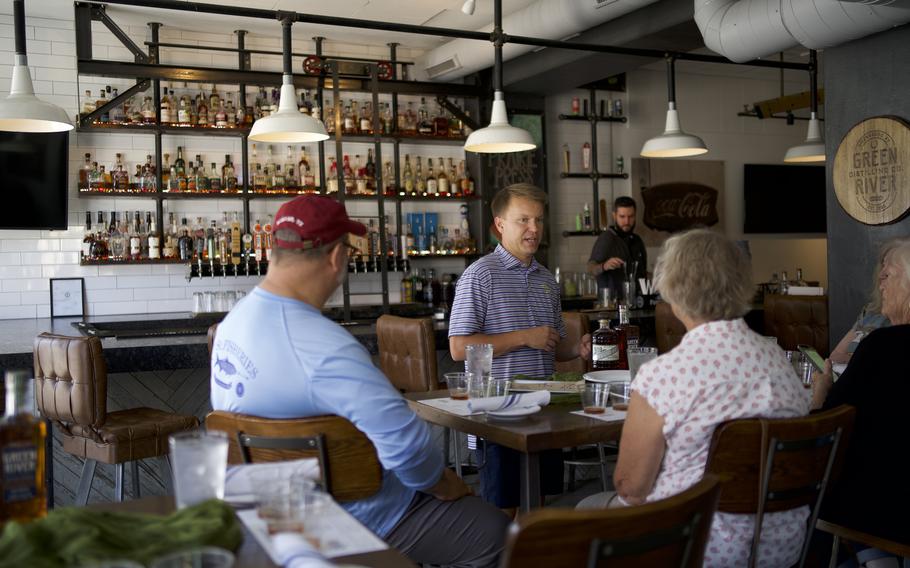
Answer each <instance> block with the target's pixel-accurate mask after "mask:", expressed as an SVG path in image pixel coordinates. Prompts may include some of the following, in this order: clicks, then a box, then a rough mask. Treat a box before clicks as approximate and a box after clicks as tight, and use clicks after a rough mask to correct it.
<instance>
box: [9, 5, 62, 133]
mask: <svg viewBox="0 0 910 568" xmlns="http://www.w3.org/2000/svg"><path fill="white" fill-rule="evenodd" d="M13 24H14V27H15V36H16V61H15V64H14V65H13V76H12V80H11V81H10V90H9V96H8V97H6V98H5V99H3V100H0V131H6V132H66V131H68V130H72V129H73V123H72V121H71V120H70V117H69V116H68V115H67V113H66V111H65V110H63V109H62V108H60V107H58V106H57V105H53V104H51V103H46V102H44V101H42V100H41V99H39V98H38V97H36V96H35V89H34V87H33V86H32V75H31V73H30V72H29V70H28V58H27V56H26V51H25V0H13Z"/></svg>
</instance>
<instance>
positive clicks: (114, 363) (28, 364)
mask: <svg viewBox="0 0 910 568" xmlns="http://www.w3.org/2000/svg"><path fill="white" fill-rule="evenodd" d="M189 317H192V316H191V314H188V313H169V314H134V315H122V316H95V317H86V318H85V321H89V322H91V321H97V322H123V321H135V320H147V319H150V318H154V319H155V320H168V319H174V320H185V319H187V318H189ZM78 321H83V319H82V318H54V319H50V318H39V319H19V320H0V370H5V369H16V368H27V369H30V368H32V367H33V363H32V347H33V343H34V340H35V336H37V335H38V334H40V333H42V332H50V333H57V334H61V335H74V336H79V335H81V333H80V332H79V331H78V330H77V329H76V328H75V327H73V326H72V323H73V322H78ZM360 321H363V322H364V323H363V324H361V325H349V326H345V329H346V330H348V331H349V332H350V333H351V335H353V336H354V337H356V338H357V340H358V341H360V343H361V344H363V346H364V347H366V349H367V351H369V352H370V354H371V355H376V354H378V353H379V345H378V340H377V338H376V325H375V320H373V319H363V320H360ZM447 330H448V326H447V325H446V324H445V323H444V322H441V323H439V324H437V332H436V344H437V345H438V346H442V348H443V349H447V348H448V335H447ZM101 345H102V347H103V348H104V356H105V360H106V361H107V366H108V372H109V373H118V372H137V371H154V370H162V369H197V368H205V367H208V366H209V357H208V348H207V343H206V336H205V335H204V334H201V335H179V336H161V337H143V338H129V339H118V338H113V337H104V338H101Z"/></svg>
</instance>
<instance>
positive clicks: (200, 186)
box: [196, 156, 212, 193]
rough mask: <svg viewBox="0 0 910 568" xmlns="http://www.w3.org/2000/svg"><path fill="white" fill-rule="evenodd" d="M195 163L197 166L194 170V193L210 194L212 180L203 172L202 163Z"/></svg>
mask: <svg viewBox="0 0 910 568" xmlns="http://www.w3.org/2000/svg"><path fill="white" fill-rule="evenodd" d="M197 158H198V156H197ZM197 163H198V164H199V166H198V167H197V168H196V191H198V192H201V193H211V192H212V180H211V179H210V178H209V174H208V172H206V171H205V166H203V165H202V162H201V161H198V162H197Z"/></svg>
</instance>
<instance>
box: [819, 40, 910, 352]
mask: <svg viewBox="0 0 910 568" xmlns="http://www.w3.org/2000/svg"><path fill="white" fill-rule="evenodd" d="M824 66H825V79H824V86H825V141H826V146H827V155H828V164H827V166H828V192H827V195H828V204H827V210H828V288H829V290H830V292H829V306H830V326H831V328H830V329H831V331H830V339H831V345H832V347H833V346H834V345H835V344H836V343H837V342H838V341H839V340H840V338H841V337H843V335H844V333H845V332H846V331H847V330H848V329H849V328H850V326H851V325H853V322H854V321H855V320H856V317H857V314H858V313H859V311H860V309H861V308H862V306H863V305H864V304H865V302H866V296H867V294H868V292H869V290H870V288H871V285H872V280H871V278H872V269H873V265H874V263H875V260H876V257H877V254H878V253H877V250H878V246H879V245H880V244H881V243H882V242H884V241H886V240H888V239H891V238H894V237H898V236H906V235H910V217H904V218H903V219H901V220H899V221H897V222H896V223H892V224H890V225H881V226H870V225H864V224H862V223H860V222H859V221H856V220H854V219H853V218H852V217H850V216H849V215H847V214H846V213H845V212H844V210H843V209H842V208H841V206H840V204H839V203H838V202H837V197H836V196H835V195H834V185H833V184H832V182H831V171H832V169H833V166H834V155H835V153H836V152H837V147H838V145H839V144H840V141H841V140H842V139H843V137H844V135H846V134H847V131H848V130H850V128H852V127H853V126H854V125H855V124H857V123H858V122H860V121H861V120H863V119H866V118H869V117H872V116H878V115H891V116H897V117H900V118H903V119H904V120H906V121H910V26H907V25H905V26H902V27H900V28H896V29H893V30H890V31H887V32H883V33H880V34H877V35H874V36H870V37H867V38H864V39H861V40H858V41H854V42H851V43H848V44H845V45H842V46H840V47H836V48H832V49H828V50H826V51H825V54H824Z"/></svg>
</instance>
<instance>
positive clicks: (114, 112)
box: [105, 87, 125, 124]
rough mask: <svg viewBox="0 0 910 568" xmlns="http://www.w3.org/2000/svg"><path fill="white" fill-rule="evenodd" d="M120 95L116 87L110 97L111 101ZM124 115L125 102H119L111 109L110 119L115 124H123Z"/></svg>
mask: <svg viewBox="0 0 910 568" xmlns="http://www.w3.org/2000/svg"><path fill="white" fill-rule="evenodd" d="M105 88H107V87H105ZM119 95H120V93H118V92H117V89H114V90H113V92H112V94H111V97H110V98H111V100H110V101H109V102H113V100H114V99H116V98H117V97H118V96H119ZM124 116H125V115H124V112H123V104H121V103H117V104H116V105H114V106H113V107H111V110H110V121H111V122H112V123H114V124H123V122H124Z"/></svg>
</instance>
